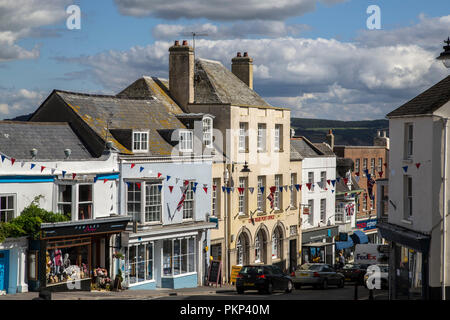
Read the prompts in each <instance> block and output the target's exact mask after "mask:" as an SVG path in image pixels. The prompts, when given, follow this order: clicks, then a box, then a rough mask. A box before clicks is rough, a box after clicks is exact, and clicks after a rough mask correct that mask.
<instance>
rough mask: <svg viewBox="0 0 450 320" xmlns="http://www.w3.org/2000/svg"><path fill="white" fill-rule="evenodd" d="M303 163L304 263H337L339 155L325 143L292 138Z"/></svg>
mask: <svg viewBox="0 0 450 320" xmlns="http://www.w3.org/2000/svg"><path fill="white" fill-rule="evenodd" d="M292 148H294V149H295V150H296V151H297V152H298V153H299V154H300V155H301V156H302V158H303V160H302V179H301V181H302V185H303V187H302V188H303V189H302V192H301V194H302V200H301V206H302V261H303V262H308V261H309V262H311V261H313V259H314V258H317V257H319V258H320V261H323V262H326V263H330V264H334V237H335V236H336V235H337V234H338V226H336V225H335V194H334V192H333V190H334V186H333V185H332V183H331V181H332V180H336V156H335V154H334V153H333V151H332V150H331V148H330V147H329V146H328V145H326V144H313V143H311V142H310V141H309V140H307V139H306V138H305V137H299V138H292V139H291V149H292Z"/></svg>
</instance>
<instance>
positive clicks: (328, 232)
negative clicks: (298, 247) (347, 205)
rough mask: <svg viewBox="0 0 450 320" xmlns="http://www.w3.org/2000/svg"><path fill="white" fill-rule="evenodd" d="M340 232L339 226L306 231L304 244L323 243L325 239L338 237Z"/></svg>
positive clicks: (303, 233) (303, 239)
mask: <svg viewBox="0 0 450 320" xmlns="http://www.w3.org/2000/svg"><path fill="white" fill-rule="evenodd" d="M338 230H339V227H338V226H336V227H331V228H326V229H321V230H314V231H306V230H304V231H303V232H302V243H309V242H315V241H321V240H323V239H325V238H331V237H335V236H337V235H338Z"/></svg>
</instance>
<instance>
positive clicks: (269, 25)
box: [152, 20, 310, 40]
mask: <svg viewBox="0 0 450 320" xmlns="http://www.w3.org/2000/svg"><path fill="white" fill-rule="evenodd" d="M308 30H310V27H309V26H307V25H303V24H289V25H287V24H286V23H284V22H282V21H270V20H269V21H264V20H249V21H245V22H237V23H232V24H221V25H219V26H217V25H214V24H211V23H204V24H194V25H174V24H158V25H156V26H155V27H154V28H153V29H152V34H153V37H154V38H155V39H161V40H174V39H179V38H180V37H182V36H184V37H185V38H186V37H187V38H188V39H189V37H190V35H191V32H196V33H199V34H205V33H206V34H207V35H206V36H203V38H207V39H234V38H249V37H264V38H279V37H286V36H298V35H300V34H301V33H302V32H304V31H308Z"/></svg>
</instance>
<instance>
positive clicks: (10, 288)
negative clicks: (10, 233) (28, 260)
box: [0, 237, 28, 295]
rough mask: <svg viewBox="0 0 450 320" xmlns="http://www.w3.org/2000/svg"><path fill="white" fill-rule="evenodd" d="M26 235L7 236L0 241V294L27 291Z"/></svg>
mask: <svg viewBox="0 0 450 320" xmlns="http://www.w3.org/2000/svg"><path fill="white" fill-rule="evenodd" d="M27 246H28V241H27V239H26V237H21V238H7V239H5V241H3V242H1V243H0V295H3V294H15V293H21V292H27V291H28V286H27V284H26V272H25V256H26V251H27Z"/></svg>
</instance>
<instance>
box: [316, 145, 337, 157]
mask: <svg viewBox="0 0 450 320" xmlns="http://www.w3.org/2000/svg"><path fill="white" fill-rule="evenodd" d="M313 145H314V146H315V147H316V148H317V149H319V150H320V152H322V154H324V155H327V156H335V154H334V152H333V150H332V149H331V147H330V146H329V145H328V143H325V142H321V143H313Z"/></svg>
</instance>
